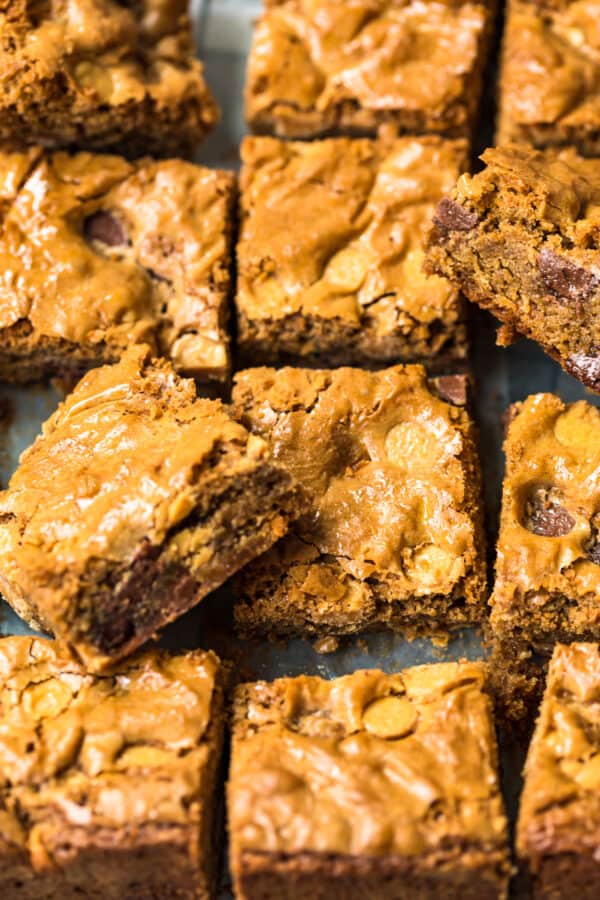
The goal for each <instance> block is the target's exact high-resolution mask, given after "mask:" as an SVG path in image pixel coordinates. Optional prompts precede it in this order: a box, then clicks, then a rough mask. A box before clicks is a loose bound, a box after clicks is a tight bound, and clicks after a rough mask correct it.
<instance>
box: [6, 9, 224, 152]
mask: <svg viewBox="0 0 600 900" xmlns="http://www.w3.org/2000/svg"><path fill="white" fill-rule="evenodd" d="M0 87H1V90H0V142H2V143H3V144H4V145H5V146H6V145H13V146H15V147H20V146H23V145H24V144H38V143H39V144H42V145H43V146H45V147H54V148H60V147H77V148H80V149H86V150H87V149H94V150H117V151H118V152H120V153H124V154H125V155H126V156H131V157H133V156H141V155H143V154H145V153H151V154H153V155H155V156H175V155H178V154H184V155H186V156H187V155H190V154H191V153H192V152H193V151H194V149H195V147H196V145H197V144H198V142H199V141H200V140H202V138H203V137H204V135H205V134H206V132H207V131H208V130H209V129H210V128H212V126H213V125H214V124H215V123H216V121H217V119H218V110H217V107H216V104H215V102H214V100H213V98H212V95H211V93H210V91H209V90H208V88H207V86H206V83H205V81H204V78H203V75H202V66H201V64H200V62H198V60H196V59H195V58H194V45H193V39H192V31H191V26H190V21H189V18H188V15H187V2H186V0H161V2H155V0H139V2H136V3H133V2H130V0H126V2H118V0H70V2H69V3H60V2H57V0H49V2H32V3H26V2H24V0H5V2H4V3H3V4H2V8H1V10H0Z"/></svg>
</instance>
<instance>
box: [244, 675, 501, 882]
mask: <svg viewBox="0 0 600 900" xmlns="http://www.w3.org/2000/svg"><path fill="white" fill-rule="evenodd" d="M233 714H234V725H233V729H234V732H233V755H232V764H231V772H230V781H229V785H228V808H229V823H230V834H231V862H232V870H233V874H234V879H235V881H236V884H237V887H238V890H240V896H241V897H247V896H258V895H257V894H248V893H246V892H245V890H244V887H245V884H246V883H250V880H251V879H252V878H253V877H256V875H257V870H259V869H260V868H262V872H263V875H265V874H266V873H267V872H268V869H269V867H270V868H271V870H272V873H273V876H275V877H276V876H277V875H278V872H279V873H280V872H281V870H282V869H283V870H284V871H285V869H286V863H287V871H288V876H289V884H290V885H291V887H290V894H289V896H290V898H293V900H295V898H297V897H298V898H300V897H307V896H309V894H308V893H307V891H306V890H304V889H303V879H307V878H308V879H310V878H313V879H314V875H315V872H319V871H320V873H321V874H322V875H323V876H325V877H328V879H329V880H328V882H327V883H328V884H329V887H330V888H331V887H332V886H333V884H336V883H341V884H345V885H346V886H347V887H349V890H350V893H349V896H351V897H355V896H356V897H358V896H360V895H361V893H360V889H361V887H362V889H363V891H364V890H365V885H364V882H362V883H361V881H360V879H361V878H362V879H364V878H365V877H372V876H373V875H375V876H377V871H378V868H379V877H381V876H382V875H383V873H384V871H385V872H386V873H387V875H388V878H389V877H390V876H391V877H394V876H395V877H396V879H397V882H396V884H397V883H398V881H400V880H401V879H400V877H399V876H402V875H403V876H404V877H405V878H406V879H407V884H410V879H411V877H414V876H415V875H417V876H419V875H420V876H421V877H422V878H423V881H424V882H426V881H427V877H428V875H429V876H431V873H432V872H435V873H436V877H434V878H432V881H433V882H435V881H436V878H437V880H438V885H439V889H440V890H442V891H443V888H444V884H445V883H446V879H448V885H451V884H452V880H453V877H456V875H457V874H458V873H460V872H461V870H463V869H466V870H468V871H470V872H471V877H477V875H476V873H474V871H473V869H477V868H478V867H479V866H481V867H482V868H485V866H486V864H489V866H490V870H492V871H493V870H494V867H495V873H494V874H495V877H494V878H493V879H492V880H493V881H494V888H495V889H493V890H491V892H490V893H489V894H487V893H485V891H484V893H483V894H482V896H490V897H502V896H505V892H506V886H507V880H508V872H509V865H508V853H507V834H506V819H505V816H504V810H503V804H502V798H501V794H500V790H499V785H498V780H497V758H496V756H497V754H496V743H495V735H494V728H493V722H492V715H491V704H490V701H489V698H488V697H487V696H486V694H485V692H484V669H483V667H482V666H481V665H480V664H477V663H449V664H442V665H433V666H421V667H418V668H415V669H408V670H405V671H404V672H402V673H400V674H397V675H385V674H383V673H382V672H377V671H360V672H355V673H354V674H352V675H348V676H345V677H343V678H338V679H336V680H334V681H323V680H321V679H319V678H316V677H307V676H300V677H299V678H292V679H280V680H278V681H275V682H272V683H265V682H257V683H255V684H249V685H243V686H241V687H239V688H238V689H237V691H236V694H235V697H234V713H233ZM260 857H262V867H261V863H260ZM349 873H353V874H354V876H355V877H356V878H358V879H359V881H358V884H357V885H356V887H355V888H353V887H352V886H350V885H348V884H347V882H348V876H349ZM344 879H346V881H344ZM382 880H383V885H382V891H383V893H382V894H381V896H382V897H387V896H388V894H387V893H385V884H386V881H385V879H382ZM417 880H418V879H417ZM309 883H310V881H309ZM312 883H313V884H314V880H313V882H312ZM369 884H373V882H371V881H369ZM375 884H376V883H375ZM431 887H432V891H433V885H431ZM371 890H373V892H375V890H376V888H375V887H374V886H373V887H372V888H371ZM363 895H364V894H363ZM260 896H274V894H271V895H269V894H266V893H265V894H262V895H260ZM316 896H319V897H320V896H321V894H319V893H317V895H316ZM377 896H379V893H377ZM390 896H399V897H402V898H404V897H405V896H409V894H406V893H405V892H404V891H402V890H401V892H400V893H399V894H390ZM420 896H423V897H429V896H434V894H433V892H432V893H431V894H430V893H429V892H427V893H425V892H423V893H422V894H420ZM449 896H452V897H454V896H455V894H454V893H450V894H449Z"/></svg>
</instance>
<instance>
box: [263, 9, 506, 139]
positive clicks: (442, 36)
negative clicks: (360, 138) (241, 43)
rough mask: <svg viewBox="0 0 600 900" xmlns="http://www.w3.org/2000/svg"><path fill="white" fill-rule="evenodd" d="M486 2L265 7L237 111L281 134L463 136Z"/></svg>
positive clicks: (472, 107)
mask: <svg viewBox="0 0 600 900" xmlns="http://www.w3.org/2000/svg"><path fill="white" fill-rule="evenodd" d="M492 9H493V3H492V2H491V0H483V2H481V3H475V2H463V0H430V2H426V3H420V2H414V0H352V2H350V3H348V2H346V0H271V2H268V3H267V4H266V10H265V12H264V13H263V16H262V18H261V19H260V21H259V23H258V25H257V28H256V31H255V35H254V42H253V46H252V50H251V53H250V59H249V66H248V86H247V91H246V110H247V115H248V119H249V121H250V124H251V125H252V126H253V127H255V128H257V129H258V130H262V129H266V128H271V127H274V128H275V129H276V133H277V134H280V135H281V136H287V137H294V136H297V137H301V136H308V135H311V134H313V135H315V134H324V133H327V132H331V131H336V130H337V129H342V130H344V129H345V130H348V129H350V130H354V131H359V132H361V131H362V132H363V133H374V131H375V129H376V126H377V124H378V123H380V122H381V121H385V120H386V119H390V120H391V121H397V122H398V123H399V124H400V125H403V126H406V127H407V128H408V129H409V130H411V131H421V132H423V131H435V132H441V133H442V132H443V133H448V134H453V135H455V136H458V135H466V134H467V133H468V131H469V128H470V124H471V118H472V115H473V113H474V111H475V105H476V103H477V99H478V94H479V88H478V73H477V70H478V67H479V61H480V57H481V52H482V47H481V42H482V38H483V35H484V34H485V32H486V30H487V27H488V25H489V20H490V14H491V10H492Z"/></svg>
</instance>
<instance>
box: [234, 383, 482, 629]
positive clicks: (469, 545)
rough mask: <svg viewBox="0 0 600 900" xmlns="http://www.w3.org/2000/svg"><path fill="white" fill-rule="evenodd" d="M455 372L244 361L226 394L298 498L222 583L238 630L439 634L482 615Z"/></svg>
mask: <svg viewBox="0 0 600 900" xmlns="http://www.w3.org/2000/svg"><path fill="white" fill-rule="evenodd" d="M466 391H467V379H466V376H445V377H441V378H439V379H438V380H437V381H429V380H428V378H427V375H426V373H425V370H424V369H423V367H422V366H406V367H402V366H397V367H393V368H390V369H384V370H383V371H379V372H367V371H364V370H360V369H348V368H343V369H335V370H307V369H292V368H287V369H279V370H276V369H266V368H265V369H249V370H247V371H245V372H240V373H238V375H237V376H236V380H235V386H234V391H233V401H234V404H235V406H236V408H237V410H238V413H239V415H240V417H241V419H242V421H243V422H244V423H245V424H246V425H247V427H248V428H250V430H251V431H252V432H254V433H256V434H258V435H261V436H263V437H265V438H266V439H267V440H269V442H270V445H271V448H272V451H273V454H274V456H275V458H276V459H277V461H278V463H280V464H281V465H283V466H285V468H286V469H287V470H288V471H289V472H290V473H291V474H292V475H293V476H294V478H295V479H296V480H297V481H298V482H299V483H300V484H301V485H302V486H303V487H304V489H305V491H306V494H307V495H308V499H309V502H310V504H311V505H310V507H309V509H308V511H307V512H306V513H305V514H304V515H302V516H301V517H300V518H299V519H297V521H296V522H294V523H293V524H292V525H291V527H290V531H289V533H288V534H287V535H286V537H284V538H283V539H282V540H281V541H279V542H278V543H277V544H275V545H274V546H273V547H272V548H271V550H269V551H268V552H267V553H265V554H264V555H263V556H261V557H259V558H257V559H256V560H255V561H254V562H252V563H250V564H249V565H248V566H246V568H245V569H244V570H243V572H241V573H240V574H239V577H237V578H236V579H235V581H234V590H235V593H236V595H237V601H236V605H235V619H236V624H237V628H238V629H239V631H240V632H241V633H242V634H243V635H265V634H266V635H277V636H282V637H288V636H291V635H295V636H302V637H311V636H315V635H316V636H318V637H322V636H325V635H331V634H333V635H341V634H349V633H355V632H361V631H366V630H372V629H377V628H392V629H395V630H400V631H403V632H405V633H408V634H409V635H413V634H425V635H429V636H436V635H439V636H445V635H447V633H448V631H449V630H451V629H453V628H457V627H459V626H463V625H468V624H474V623H477V622H480V621H481V620H482V619H483V618H484V617H485V606H486V597H485V588H486V577H485V541H484V535H483V528H482V514H481V497H480V475H479V460H478V455H477V450H476V443H475V431H474V426H473V423H472V420H471V418H470V416H469V414H468V412H467V410H466V409H465V404H466Z"/></svg>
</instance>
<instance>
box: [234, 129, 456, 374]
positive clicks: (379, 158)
mask: <svg viewBox="0 0 600 900" xmlns="http://www.w3.org/2000/svg"><path fill="white" fill-rule="evenodd" d="M242 161H243V169H242V175H241V217H242V222H241V232H240V240H239V243H238V247H237V260H238V269H239V277H238V287H237V310H238V317H239V344H240V349H241V353H242V356H243V358H244V360H246V361H247V362H248V364H252V365H256V364H257V363H273V364H275V363H281V362H294V361H296V362H300V363H302V364H309V365H311V364H320V365H340V364H342V365H353V364H355V365H367V366H374V365H375V366H376V365H385V364H386V363H389V362H401V361H427V363H428V364H429V363H430V364H431V365H434V366H435V365H436V364H439V363H440V358H441V359H442V360H443V362H444V363H445V364H446V365H449V364H450V361H451V360H456V359H464V358H465V356H466V351H467V338H466V326H465V321H464V320H465V310H464V301H463V300H462V298H461V297H460V295H459V294H458V292H457V291H456V290H455V289H454V288H452V287H451V286H450V285H449V283H448V282H447V281H446V280H445V279H442V278H439V277H437V276H431V277H428V276H425V275H423V273H422V271H421V269H422V263H423V244H424V242H425V238H426V236H427V233H428V231H429V229H430V227H431V216H432V214H433V211H434V209H435V205H436V203H437V202H438V200H439V199H440V198H441V197H442V196H443V195H444V193H446V192H447V191H449V190H450V188H451V186H452V185H453V184H454V182H455V180H456V178H457V177H458V175H459V174H460V172H461V171H464V169H465V168H466V165H467V145H466V143H465V142H464V141H444V140H441V139H440V138H436V137H426V138H401V139H395V140H394V139H392V140H390V139H387V138H381V139H379V140H377V141H371V140H367V139H364V140H351V139H346V138H339V139H331V140H325V141H316V142H311V143H302V142H289V141H287V142H286V141H279V140H276V139H274V138H246V139H245V141H244V142H243V144H242ZM317 211H318V212H317Z"/></svg>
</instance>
